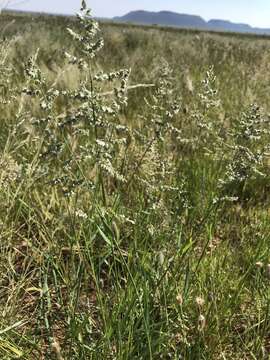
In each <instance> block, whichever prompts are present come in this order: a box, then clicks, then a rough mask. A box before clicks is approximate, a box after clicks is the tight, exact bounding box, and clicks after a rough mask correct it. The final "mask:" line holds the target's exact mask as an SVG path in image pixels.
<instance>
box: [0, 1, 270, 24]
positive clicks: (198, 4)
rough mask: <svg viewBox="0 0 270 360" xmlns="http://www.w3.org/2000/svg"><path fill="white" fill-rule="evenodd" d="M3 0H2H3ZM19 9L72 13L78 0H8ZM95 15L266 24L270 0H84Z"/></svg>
mask: <svg viewBox="0 0 270 360" xmlns="http://www.w3.org/2000/svg"><path fill="white" fill-rule="evenodd" d="M4 1H5V0H2V2H4ZM0 2H1V0H0ZM10 3H11V5H9V7H14V8H17V9H21V10H33V11H48V12H55V13H74V12H76V11H77V10H78V8H79V6H80V0H10ZM88 4H89V6H90V7H91V8H92V9H93V14H94V15H95V16H103V17H112V16H117V15H123V14H125V13H127V12H128V11H131V10H138V9H144V10H152V11H158V10H172V11H176V12H180V13H189V14H196V15H201V16H202V17H204V18H205V19H206V20H209V19H211V18H219V19H224V20H231V21H234V22H246V23H249V24H250V25H253V26H258V27H269V28H270V0H252V1H248V0H88Z"/></svg>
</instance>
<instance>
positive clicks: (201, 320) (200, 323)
mask: <svg viewBox="0 0 270 360" xmlns="http://www.w3.org/2000/svg"><path fill="white" fill-rule="evenodd" d="M205 326H206V319H205V317H204V316H203V315H200V316H199V318H198V330H199V331H203V330H204V329H205Z"/></svg>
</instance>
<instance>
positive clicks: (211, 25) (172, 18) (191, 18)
mask: <svg viewBox="0 0 270 360" xmlns="http://www.w3.org/2000/svg"><path fill="white" fill-rule="evenodd" d="M113 20H114V21H117V22H129V23H134V24H143V25H154V24H155V25H161V26H173V27H179V28H188V29H200V30H215V31H233V32H241V33H255V34H267V35H270V29H260V28H253V27H251V26H250V25H248V24H237V23H233V22H231V21H226V20H216V19H214V20H210V21H208V22H207V21H205V20H204V19H203V18H202V17H200V16H196V15H188V14H178V13H175V12H171V11H160V12H149V11H144V10H138V11H131V12H129V13H128V14H126V15H124V16H120V17H115V18H113Z"/></svg>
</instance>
